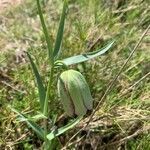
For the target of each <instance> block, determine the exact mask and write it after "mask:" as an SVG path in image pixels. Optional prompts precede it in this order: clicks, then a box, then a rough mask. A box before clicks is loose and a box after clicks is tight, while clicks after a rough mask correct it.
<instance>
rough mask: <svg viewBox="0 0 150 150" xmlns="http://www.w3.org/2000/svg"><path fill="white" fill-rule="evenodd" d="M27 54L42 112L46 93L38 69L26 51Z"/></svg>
mask: <svg viewBox="0 0 150 150" xmlns="http://www.w3.org/2000/svg"><path fill="white" fill-rule="evenodd" d="M27 56H28V58H29V60H30V63H31V67H32V70H33V73H34V75H35V78H36V82H37V87H38V93H39V98H40V107H41V111H42V112H43V109H44V102H45V95H46V92H45V88H44V85H43V82H42V79H41V76H40V74H39V72H38V69H37V67H36V65H35V63H34V62H33V60H32V57H31V56H30V54H29V53H28V52H27Z"/></svg>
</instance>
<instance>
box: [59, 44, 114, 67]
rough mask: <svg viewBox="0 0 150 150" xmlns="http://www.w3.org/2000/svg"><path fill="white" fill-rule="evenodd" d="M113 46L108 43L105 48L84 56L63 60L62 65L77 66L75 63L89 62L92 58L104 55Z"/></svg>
mask: <svg viewBox="0 0 150 150" xmlns="http://www.w3.org/2000/svg"><path fill="white" fill-rule="evenodd" d="M113 44H114V41H112V42H110V43H109V44H108V45H106V46H105V47H103V48H101V49H99V50H97V51H94V52H89V53H85V54H81V55H77V56H72V57H69V58H66V59H63V60H62V63H64V64H66V65H67V66H68V65H72V64H77V63H81V62H84V61H87V60H90V59H92V58H94V57H98V56H100V55H103V54H104V53H106V52H107V51H108V50H109V49H110V48H111V47H112V45H113Z"/></svg>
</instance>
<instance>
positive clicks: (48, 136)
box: [11, 0, 114, 150]
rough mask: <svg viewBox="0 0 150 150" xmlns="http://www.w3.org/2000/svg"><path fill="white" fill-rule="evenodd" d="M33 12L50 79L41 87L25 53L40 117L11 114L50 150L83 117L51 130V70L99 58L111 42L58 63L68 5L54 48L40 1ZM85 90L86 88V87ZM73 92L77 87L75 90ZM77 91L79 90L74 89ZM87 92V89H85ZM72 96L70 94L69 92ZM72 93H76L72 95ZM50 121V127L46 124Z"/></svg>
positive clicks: (37, 73)
mask: <svg viewBox="0 0 150 150" xmlns="http://www.w3.org/2000/svg"><path fill="white" fill-rule="evenodd" d="M37 8H38V12H39V17H40V20H41V25H42V28H43V32H44V35H45V40H46V43H47V50H48V58H49V67H50V76H49V81H48V84H47V85H44V82H43V81H42V79H41V75H40V74H39V71H38V69H37V67H36V64H35V63H34V61H33V59H32V57H31V55H30V54H29V53H27V56H28V58H29V61H30V63H31V67H32V70H33V73H34V75H35V79H36V83H37V88H38V93H39V100H40V112H41V113H40V114H37V115H36V116H33V117H31V118H28V117H27V116H25V115H24V114H22V113H20V112H18V111H17V110H16V109H14V108H11V109H12V110H13V111H14V112H15V113H17V114H18V116H19V120H20V121H23V122H26V123H27V124H28V126H29V127H31V128H32V129H33V130H34V132H35V133H36V134H37V135H38V136H39V137H40V138H41V140H43V147H44V149H45V150H47V149H50V148H51V149H52V145H53V142H52V140H53V139H54V138H55V137H57V136H59V135H60V134H63V133H64V132H66V131H67V130H69V129H71V128H73V127H74V126H75V125H76V124H77V123H79V122H80V120H81V119H82V118H83V115H84V114H85V113H81V115H80V116H78V117H77V118H75V119H74V120H73V121H71V122H70V123H68V124H67V125H65V126H63V127H61V128H58V129H57V128H54V127H55V124H54V123H55V121H54V120H52V119H50V118H49V115H48V114H49V109H48V101H49V100H50V99H51V97H52V95H51V93H52V91H53V88H52V84H53V79H54V70H55V68H57V70H62V68H63V69H64V68H65V69H66V70H67V69H68V68H69V65H73V64H77V63H81V62H85V61H87V60H90V59H92V58H94V57H97V56H100V55H102V54H104V53H105V52H107V51H108V50H109V49H110V48H111V47H112V45H113V43H114V41H112V42H110V43H109V44H108V45H106V46H105V47H104V48H102V49H98V50H96V51H94V52H89V53H85V54H81V55H77V56H72V57H69V58H65V59H63V60H59V55H60V50H61V49H60V47H61V43H62V39H63V31H64V24H65V18H66V14H67V10H68V3H67V0H64V4H63V10H62V14H61V18H60V23H59V27H58V32H57V36H56V40H55V44H54V47H52V43H51V39H50V36H49V34H48V29H47V27H46V24H45V20H44V17H43V14H42V10H41V6H40V1H39V0H37ZM86 87H87V86H86ZM76 89H77V87H76ZM78 90H80V89H78ZM87 90H89V89H87ZM72 92H74V91H72ZM75 92H76V91H75ZM88 92H89V91H88ZM34 118H36V120H35V119H34ZM40 119H43V120H44V121H43V122H44V127H40V126H39V125H38V123H37V122H36V121H37V120H40ZM48 120H50V124H49V122H48ZM48 126H50V127H51V130H49V128H48Z"/></svg>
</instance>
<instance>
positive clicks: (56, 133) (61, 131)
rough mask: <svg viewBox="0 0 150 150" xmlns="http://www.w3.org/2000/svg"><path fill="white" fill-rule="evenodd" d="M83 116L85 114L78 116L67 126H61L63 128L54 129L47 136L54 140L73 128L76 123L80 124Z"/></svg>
mask: <svg viewBox="0 0 150 150" xmlns="http://www.w3.org/2000/svg"><path fill="white" fill-rule="evenodd" d="M82 118H83V116H80V117H77V118H76V119H75V120H73V121H72V122H71V123H69V124H67V125H66V126H64V127H61V128H59V129H57V130H54V131H52V132H51V133H49V134H48V135H47V138H48V139H49V140H52V139H54V138H55V137H57V136H59V135H61V134H63V133H64V132H66V131H68V130H69V129H71V128H73V127H74V126H75V125H76V124H78V123H79V122H80V120H81V119H82Z"/></svg>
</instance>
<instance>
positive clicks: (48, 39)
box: [36, 0, 53, 62]
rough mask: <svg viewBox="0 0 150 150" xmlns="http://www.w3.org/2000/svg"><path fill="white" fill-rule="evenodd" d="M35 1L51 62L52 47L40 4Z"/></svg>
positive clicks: (38, 1)
mask: <svg viewBox="0 0 150 150" xmlns="http://www.w3.org/2000/svg"><path fill="white" fill-rule="evenodd" d="M36 1H37V7H38V12H39V16H40V20H41V24H42V28H43V32H44V35H45V39H46V43H47V48H48V56H49V60H51V62H53V49H52V44H51V39H50V36H49V34H48V29H47V27H46V24H45V21H44V17H43V13H42V10H41V5H40V0H36Z"/></svg>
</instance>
